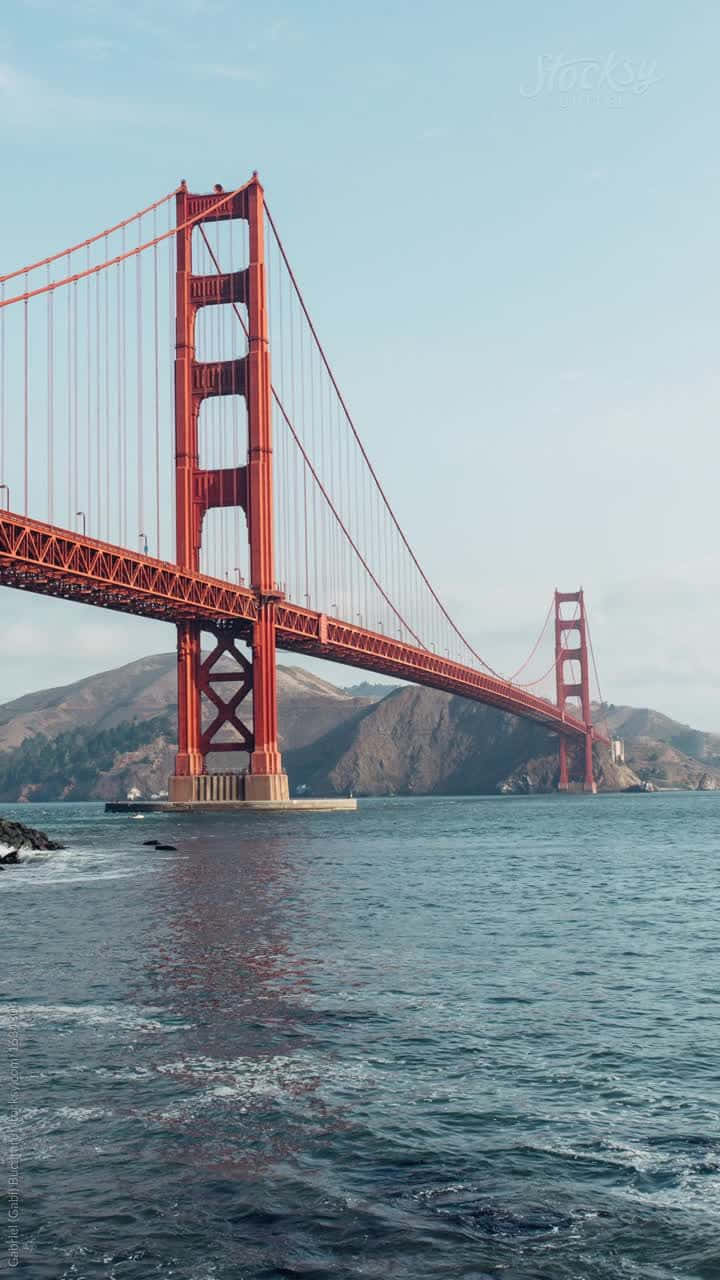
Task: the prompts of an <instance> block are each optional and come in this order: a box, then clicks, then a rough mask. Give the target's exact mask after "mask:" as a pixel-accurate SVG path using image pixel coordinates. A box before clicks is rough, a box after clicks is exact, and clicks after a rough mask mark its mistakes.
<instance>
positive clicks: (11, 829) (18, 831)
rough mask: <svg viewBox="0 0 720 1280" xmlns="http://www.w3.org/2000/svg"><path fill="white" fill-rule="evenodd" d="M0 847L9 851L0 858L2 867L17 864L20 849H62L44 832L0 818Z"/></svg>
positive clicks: (21, 823)
mask: <svg viewBox="0 0 720 1280" xmlns="http://www.w3.org/2000/svg"><path fill="white" fill-rule="evenodd" d="M0 845H5V847H6V848H8V849H9V853H6V854H3V855H2V856H0V864H3V865H5V864H7V863H12V862H17V860H18V856H17V855H18V853H19V852H20V850H21V849H62V845H61V844H58V843H57V841H56V840H51V839H50V837H49V836H46V835H45V832H44V831H36V830H35V828H34V827H26V826H25V824H24V823H23V822H11V821H10V820H9V819H8V818H0Z"/></svg>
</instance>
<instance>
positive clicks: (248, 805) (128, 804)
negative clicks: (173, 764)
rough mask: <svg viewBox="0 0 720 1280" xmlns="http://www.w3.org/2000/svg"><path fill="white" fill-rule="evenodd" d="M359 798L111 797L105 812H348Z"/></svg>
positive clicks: (354, 807)
mask: <svg viewBox="0 0 720 1280" xmlns="http://www.w3.org/2000/svg"><path fill="white" fill-rule="evenodd" d="M355 809H357V800H354V799H353V800H349V799H343V798H340V797H338V798H325V797H322V798H318V799H306V798H304V797H303V799H298V800H108V802H107V804H106V805H105V812H106V813H132V814H142V813H239V812H243V811H255V812H256V813H346V812H349V811H353V810H355Z"/></svg>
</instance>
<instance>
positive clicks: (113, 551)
mask: <svg viewBox="0 0 720 1280" xmlns="http://www.w3.org/2000/svg"><path fill="white" fill-rule="evenodd" d="M0 585H3V586H7V587H16V588H19V589H20V590H23V591H33V592H36V593H39V594H42V595H50V596H57V597H60V598H62V599H65V600H76V601H79V602H81V603H83V604H92V605H97V606H99V607H101V608H105V609H115V610H119V611H120V612H122V613H132V614H139V615H141V616H143V617H147V618H158V619H161V620H162V621H164V622H174V623H177V622H184V621H197V622H203V621H206V622H212V623H214V624H215V625H217V624H218V623H220V624H226V625H227V626H228V627H229V628H231V629H232V631H233V632H234V633H235V634H238V635H242V636H247V635H249V633H250V629H251V625H252V623H254V622H255V621H256V620H257V617H258V603H257V598H256V595H255V593H254V592H253V591H251V590H249V589H248V588H247V587H239V586H234V585H233V584H231V583H228V582H222V581H220V580H219V579H217V578H208V577H206V576H205V575H203V574H200V573H193V572H190V571H186V570H182V569H179V568H177V567H176V566H175V565H172V564H167V563H165V562H164V561H162V560H154V559H152V558H151V557H150V556H144V555H141V554H140V553H139V552H133V551H128V550H126V549H124V548H122V547H116V546H113V545H111V544H110V543H106V542H100V541H97V540H96V539H93V538H87V537H84V536H82V535H81V534H77V533H73V532H70V531H69V530H67V529H60V528H57V527H56V526H54V525H47V524H41V523H40V522H39V521H36V520H30V519H28V518H27V517H25V516H20V515H15V514H13V513H12V512H8V511H0ZM274 623H275V627H276V633H277V644H278V647H279V648H281V649H286V650H289V651H290V652H293V653H305V654H309V655H311V656H313V657H318V658H327V659H330V660H331V661H333V662H341V663H344V664H345V665H346V666H351V667H360V668H362V669H363V670H365V671H375V672H379V673H381V674H383V675H389V676H393V677H395V678H396V679H400V680H408V681H410V682H411V683H413V684H423V685H427V686H428V687H429V688H432V689H443V690H444V691H445V692H447V693H454V694H458V695H459V696H460V697H463V698H470V699H472V700H473V701H475V702H483V703H487V704H488V705H490V706H493V707H497V708H499V710H501V711H509V712H511V713H512V714H513V715H517V716H522V717H523V718H524V719H528V720H535V721H537V722H538V723H539V724H543V725H545V727H546V728H548V729H552V730H554V731H555V732H557V733H561V734H563V735H565V736H567V737H569V738H584V737H585V735H586V733H587V727H586V725H585V724H584V722H583V721H582V720H578V719H577V718H576V717H574V716H572V715H570V714H569V713H568V712H562V711H560V710H559V709H558V708H557V707H556V706H554V705H553V703H551V702H546V701H545V700H544V699H543V698H538V697H536V696H535V695H534V694H531V693H528V692H527V691H526V690H524V689H520V688H519V687H518V686H517V685H513V684H510V683H509V681H505V680H500V679H498V678H497V677H495V676H491V675H486V674H485V673H484V672H481V671H478V670H477V669H476V668H474V667H468V666H465V665H464V664H463V663H460V662H453V661H452V660H451V659H450V658H445V657H441V656H440V655H438V654H435V653H432V652H429V651H428V650H426V649H421V648H419V647H418V646H416V645H411V644H406V643H405V642H404V641H402V640H396V639H393V638H392V637H391V636H386V635H382V634H381V633H379V632H376V631H368V630H367V629H366V628H364V627H358V626H355V625H353V623H350V622H344V621H342V620H341V619H339V618H334V617H330V616H328V615H326V614H322V613H316V612H315V611H314V610H312V609H304V608H302V607H301V606H299V605H294V604H291V603H289V602H287V601H284V600H281V601H279V602H278V603H277V604H275V606H274ZM593 736H594V737H595V738H596V739H597V740H598V741H603V742H604V741H606V739H605V737H604V735H603V734H602V733H600V732H599V731H598V730H597V729H594V730H593Z"/></svg>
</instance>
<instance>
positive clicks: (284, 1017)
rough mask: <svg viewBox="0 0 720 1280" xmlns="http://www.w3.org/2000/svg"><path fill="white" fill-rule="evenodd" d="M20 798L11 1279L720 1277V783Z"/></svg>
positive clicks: (1, 1010) (12, 1015) (14, 927)
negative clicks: (24, 827)
mask: <svg viewBox="0 0 720 1280" xmlns="http://www.w3.org/2000/svg"><path fill="white" fill-rule="evenodd" d="M4 812H5V813H7V814H8V816H20V817H21V818H23V819H24V820H26V821H29V822H31V823H33V824H34V825H37V826H41V827H43V828H45V829H46V830H48V831H49V832H51V833H53V834H55V833H57V835H58V836H59V838H61V839H63V840H64V842H66V844H67V846H68V847H67V851H66V852H63V853H54V854H47V855H45V854H36V855H33V856H32V857H30V858H28V859H27V861H25V862H24V863H23V864H22V865H21V866H20V867H18V868H9V869H7V870H5V871H3V872H2V873H1V874H0V894H1V895H2V898H3V902H2V912H3V921H4V923H3V959H4V964H3V966H2V996H3V999H2V1004H1V1005H0V1014H1V1021H2V1024H3V1026H2V1035H3V1053H4V1056H5V1059H6V1065H5V1066H4V1070H5V1071H6V1072H11V1070H12V1069H13V1068H14V1067H17V1068H18V1070H17V1072H16V1074H15V1075H14V1076H13V1077H12V1078H13V1079H15V1080H16V1081H17V1090H16V1093H15V1092H13V1093H12V1095H11V1099H10V1100H11V1102H12V1104H13V1116H12V1117H11V1119H12V1123H11V1124H10V1125H9V1126H6V1127H5V1129H4V1132H3V1140H4V1142H5V1143H6V1145H9V1146H10V1147H14V1148H16V1151H17V1154H18V1156H19V1164H20V1199H19V1218H18V1227H19V1244H20V1253H19V1265H18V1267H17V1269H16V1272H15V1273H16V1274H21V1275H22V1274H26V1275H28V1276H31V1277H33V1280H46V1278H47V1280H59V1278H62V1280H66V1278H67V1280H70V1278H71V1277H72V1278H73V1280H82V1278H87V1280H90V1278H91V1277H92V1278H93V1280H94V1278H95V1277H112V1278H117V1280H150V1278H152V1277H173V1278H174V1280H221V1278H222V1280H275V1278H276V1277H296V1276H297V1277H318V1278H320V1277H338V1278H340V1280H342V1278H343V1277H378V1278H382V1280H390V1278H402V1280H436V1278H441V1277H443V1278H445V1277H473V1280H482V1278H484V1277H496V1276H497V1277H503V1278H504V1280H569V1278H571V1277H572V1280H581V1278H582V1280H618V1277H620V1278H623V1277H648V1280H669V1278H670V1277H682V1278H683V1280H684V1278H690V1277H698V1278H703V1280H715V1278H716V1277H720V1124H719V1118H718V1110H719V1106H720V1036H719V1033H718V1013H719V1009H718V1005H719V1001H720V936H719V927H718V910H717V900H718V892H719V887H720V795H715V794H713V793H703V794H665V795H637V796H617V797H613V796H599V797H595V798H593V797H585V796H577V797H538V798H519V797H518V798H514V797H504V798H497V799H488V798H477V799H464V798H463V799H447V800H444V799H432V800H424V799H410V800H408V799H390V800H376V801H363V802H361V804H360V808H359V810H358V812H357V813H356V814H314V815H313V814H305V815H301V814H289V815H273V816H267V817H266V816H264V815H257V814H248V815H243V816H242V817H238V816H218V817H215V818H207V817H203V818H196V817H193V816H191V815H183V816H168V815H162V816H153V817H147V818H146V819H144V820H142V821H138V820H136V819H133V818H131V817H126V816H113V815H105V814H104V813H103V812H102V810H101V808H100V807H99V806H96V805H76V806H70V805H49V806H22V807H21V806H9V807H6V808H5V809H4ZM151 838H158V839H162V840H165V841H169V842H171V843H173V844H176V845H177V852H156V851H155V850H152V849H148V848H146V847H143V845H142V841H143V840H146V839H151ZM9 1078H10V1076H9V1075H6V1080H7V1079H9ZM2 1217H3V1227H2V1229H3V1231H6V1230H7V1227H6V1223H5V1221H4V1219H5V1217H6V1214H5V1213H3V1215H2ZM11 1260H12V1259H11ZM5 1261H6V1257H5V1256H3V1258H2V1263H0V1265H3V1264H4V1263H5Z"/></svg>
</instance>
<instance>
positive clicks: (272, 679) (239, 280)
mask: <svg viewBox="0 0 720 1280" xmlns="http://www.w3.org/2000/svg"><path fill="white" fill-rule="evenodd" d="M221 192H222V189H221V188H218V189H217V190H216V191H215V192H214V193H213V194H211V195H191V194H190V193H189V192H188V190H187V188H186V185H185V183H184V182H183V183H182V184H181V188H180V190H179V191H178V193H177V197H176V198H177V224H176V225H177V228H178V231H177V277H176V289H177V296H176V357H175V480H176V518H177V563H178V564H179V565H180V566H181V568H183V569H185V570H189V571H191V572H194V573H197V572H198V570H199V559H200V547H201V544H202V527H203V518H204V516H205V514H206V512H207V511H209V510H210V509H211V508H214V507H238V506H239V507H242V509H243V510H244V512H245V515H246V518H247V527H248V540H249V544H250V585H251V587H252V589H253V591H254V593H255V598H256V602H257V620H256V621H255V622H254V623H253V624H252V661H251V662H248V660H247V659H246V658H245V657H244V656H243V654H242V653H241V652H240V651H239V650H238V649H237V647H236V638H235V635H234V634H233V632H232V631H228V630H222V629H218V628H217V627H214V626H211V625H204V624H202V623H198V622H181V623H178V627H177V633H178V753H177V756H176V763H175V774H174V776H173V777H172V778H171V779H170V788H169V791H170V799H171V800H174V801H192V800H241V799H245V800H287V798H288V781H287V775H286V774H285V773H284V772H283V767H282V759H281V756H280V752H279V750H278V729H277V679H276V668H275V604H276V602H277V600H278V599H280V598H281V593H280V592H279V591H278V590H277V586H276V583H275V576H274V559H273V480H272V415H271V383H270V353H269V347H268V316H267V283H266V273H265V245H264V200H263V189H262V187H261V185H260V182H259V180H258V177H257V174H253V177H252V180H251V181H250V182H249V183H248V185H247V186H246V187H244V188H243V189H242V190H241V191H239V192H237V193H236V194H234V195H232V196H230V197H228V199H227V200H226V201H223V202H222V203H221V204H218V201H219V199H221ZM228 218H242V219H245V220H246V222H247V224H248V231H249V244H250V254H249V262H248V265H247V267H246V268H245V269H243V270H242V271H235V272H232V273H229V274H220V273H218V274H217V275H211V276H202V275H194V274H193V271H192V234H193V228H194V227H196V226H202V224H203V223H204V222H215V221H218V220H220V219H228ZM227 304H236V305H242V306H244V307H246V308H247V321H248V351H247V355H245V356H242V357H239V358H237V359H233V360H216V361H208V362H202V361H198V360H196V359H195V320H196V315H197V312H198V309H199V308H200V307H204V306H213V305H215V306H218V305H227ZM225 395H241V396H243V397H244V399H245V404H246V408H247V433H248V444H247V459H246V462H245V464H244V465H242V466H237V467H232V468H224V469H219V468H217V469H213V470H208V469H202V468H201V467H200V465H199V452H198V420H199V414H200V406H201V404H202V402H203V400H205V399H206V398H207V397H208V396H225ZM202 631H209V632H211V633H212V634H213V635H214V637H215V647H214V649H213V650H212V652H211V653H210V654H209V656H208V657H207V658H205V659H204V660H203V658H202V653H201V647H200V637H201V632H202ZM220 659H223V660H224V661H223V666H222V669H218V665H217V664H218V662H219V660H220ZM228 661H232V662H234V663H235V665H236V667H237V671H233V670H228V669H227V666H228ZM228 681H231V682H234V683H235V684H238V685H239V687H238V688H237V690H236V692H235V693H234V694H233V696H232V697H231V698H230V699H229V700H228V701H226V700H224V699H223V698H222V697H221V696H220V692H219V689H222V687H223V685H224V683H225V682H228ZM250 694H252V726H249V725H248V724H246V723H245V722H244V721H243V720H242V719H241V718H240V715H239V710H240V708H241V705H242V703H243V702H244V701H245V699H246V698H247V697H248V696H249V695H250ZM203 695H204V696H205V698H206V699H207V700H208V702H209V703H210V704H211V705H212V707H213V710H214V712H215V714H214V716H213V718H212V720H211V722H210V723H209V724H208V726H207V728H205V729H203V720H202V714H201V712H202V697H203ZM228 729H229V730H230V731H231V734H230V737H229V736H228V733H227V730H228ZM223 730H224V731H225V733H224V735H223V734H222V733H221V731H223ZM211 751H213V752H214V751H222V752H237V751H243V752H247V753H248V754H249V757H250V764H249V770H248V772H247V774H246V775H245V777H244V779H243V778H242V777H241V775H240V774H239V773H227V774H222V773H221V774H208V773H207V772H206V767H205V758H206V756H207V754H208V753H209V752H211Z"/></svg>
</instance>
